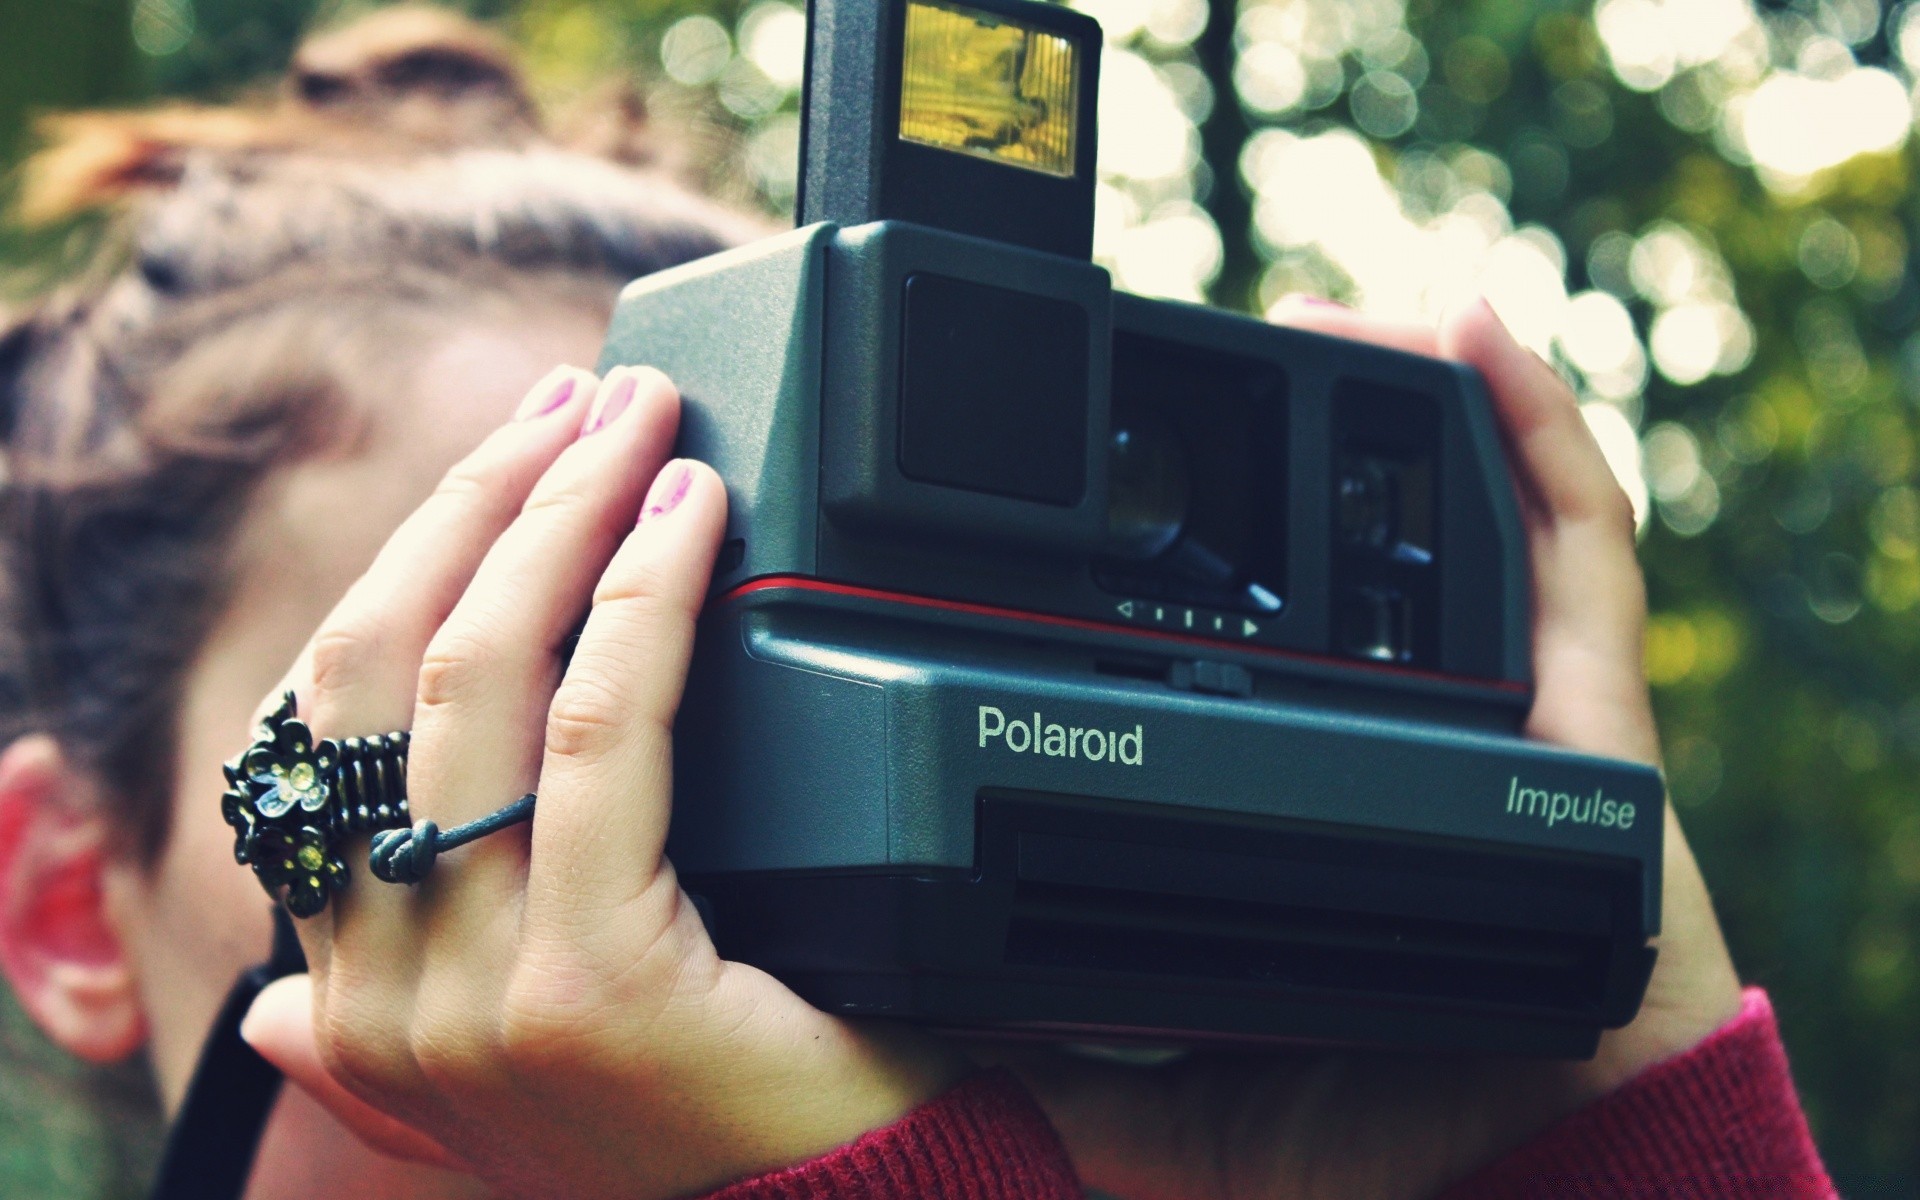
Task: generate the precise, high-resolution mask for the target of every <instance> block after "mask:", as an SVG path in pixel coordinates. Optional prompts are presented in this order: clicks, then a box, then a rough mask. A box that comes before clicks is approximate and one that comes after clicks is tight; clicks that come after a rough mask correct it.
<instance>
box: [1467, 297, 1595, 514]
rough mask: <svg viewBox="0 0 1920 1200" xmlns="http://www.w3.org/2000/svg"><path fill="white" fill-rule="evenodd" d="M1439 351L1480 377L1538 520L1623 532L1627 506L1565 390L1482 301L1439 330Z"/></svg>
mask: <svg viewBox="0 0 1920 1200" xmlns="http://www.w3.org/2000/svg"><path fill="white" fill-rule="evenodd" d="M1439 349H1440V352H1441V353H1442V354H1444V355H1445V356H1446V357H1448V358H1453V359H1457V360H1459V361H1460V362H1464V363H1466V364H1468V365H1469V366H1472V367H1476V368H1478V369H1479V371H1480V374H1481V375H1482V376H1484V377H1485V379H1486V381H1487V390H1488V392H1489V393H1490V394H1491V395H1492V397H1493V404H1494V410H1495V412H1496V413H1497V414H1498V415H1499V418H1500V425H1501V429H1502V431H1503V432H1504V434H1505V435H1506V438H1507V441H1508V445H1509V447H1510V450H1511V453H1512V455H1513V458H1514V468H1515V474H1516V476H1517V477H1518V478H1519V481H1520V483H1521V485H1522V487H1523V489H1524V490H1525V492H1526V496H1527V499H1528V500H1529V501H1531V502H1532V503H1533V504H1535V505H1537V506H1539V507H1541V508H1543V509H1544V510H1545V513H1544V514H1543V515H1545V516H1548V517H1550V518H1551V519H1553V520H1556V521H1609V522H1613V523H1615V525H1616V526H1619V524H1620V523H1621V522H1624V527H1625V529H1626V530H1627V532H1628V533H1629V534H1631V532H1632V529H1633V507H1632V505H1631V504H1630V503H1629V502H1628V500H1627V497H1626V493H1624V492H1622V491H1621V490H1620V485H1619V482H1618V481H1617V480H1615V479H1614V476H1613V471H1612V469H1611V468H1609V467H1608V466H1607V460H1606V456H1605V455H1604V454H1602V453H1601V450H1600V443H1599V442H1598V441H1596V440H1595V439H1594V436H1593V432H1592V430H1590V429H1589V428H1588V427H1587V423H1586V420H1585V419H1584V418H1583V417H1581V415H1580V405H1579V403H1578V401H1576V400H1575V398H1574V395H1573V391H1572V389H1571V388H1569V387H1568V386H1567V383H1566V381H1565V380H1563V379H1562V378H1560V375H1559V373H1558V372H1556V371H1555V370H1554V369H1553V368H1552V367H1549V366H1548V365H1547V364H1546V363H1545V362H1544V361H1542V360H1541V358H1540V356H1539V355H1537V354H1535V353H1534V352H1533V351H1531V350H1529V349H1527V348H1526V347H1525V346H1522V345H1521V344H1520V343H1519V342H1518V341H1517V340H1515V338H1514V336H1513V334H1511V333H1510V332H1508V330H1507V327H1506V325H1505V324H1503V323H1502V322H1501V320H1500V318H1499V316H1498V315H1497V314H1495V312H1494V311H1493V309H1492V307H1491V306H1489V305H1488V304H1487V302H1486V301H1485V300H1479V301H1475V302H1474V303H1472V304H1469V305H1467V306H1465V307H1464V308H1461V309H1459V310H1458V311H1457V312H1455V313H1453V314H1452V315H1451V316H1450V317H1449V318H1448V319H1447V320H1446V322H1445V323H1444V324H1442V326H1441V328H1440V333H1439ZM1614 532H1616V533H1617V532H1619V529H1618V528H1616V529H1615V530H1614Z"/></svg>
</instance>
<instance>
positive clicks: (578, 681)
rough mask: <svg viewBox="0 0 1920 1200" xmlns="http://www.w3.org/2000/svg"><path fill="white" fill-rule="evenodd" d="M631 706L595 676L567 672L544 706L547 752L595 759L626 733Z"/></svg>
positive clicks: (561, 755)
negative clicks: (549, 701)
mask: <svg viewBox="0 0 1920 1200" xmlns="http://www.w3.org/2000/svg"><path fill="white" fill-rule="evenodd" d="M630 715H631V706H630V705H629V704H628V702H627V700H626V699H625V697H623V696H622V695H621V694H620V693H619V692H618V690H616V689H615V688H614V687H612V686H611V685H609V684H607V683H605V682H603V681H601V680H600V679H599V678H598V677H597V675H595V674H588V673H585V672H580V673H573V672H570V673H569V674H568V677H567V678H566V679H565V680H564V681H562V683H561V684H560V687H559V690H557V691H556V692H554V694H553V703H552V704H551V705H549V706H548V708H547V752H548V753H549V754H553V755H556V756H558V757H560V758H572V759H585V760H592V759H597V758H600V757H601V756H603V755H604V754H606V753H607V751H608V750H610V749H611V748H612V747H613V746H614V745H616V744H617V743H618V742H619V741H620V739H621V738H622V737H624V736H625V734H626V730H627V727H628V724H629V718H630Z"/></svg>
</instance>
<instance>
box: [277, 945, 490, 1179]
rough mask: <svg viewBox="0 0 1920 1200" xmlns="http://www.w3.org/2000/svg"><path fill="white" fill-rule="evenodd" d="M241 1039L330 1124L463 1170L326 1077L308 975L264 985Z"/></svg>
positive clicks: (402, 1153) (414, 1157)
mask: <svg viewBox="0 0 1920 1200" xmlns="http://www.w3.org/2000/svg"><path fill="white" fill-rule="evenodd" d="M240 1036H241V1038H243V1039H244V1040H245V1041H246V1043H247V1045H249V1046H252V1047H253V1048H254V1051H255V1052H256V1053H258V1054H259V1055H260V1057H261V1058H264V1059H266V1060H267V1061H268V1062H270V1063H272V1064H273V1065H274V1066H275V1067H278V1068H279V1069H280V1073H281V1074H282V1075H285V1076H286V1077H287V1079H288V1080H289V1081H291V1082H292V1083H293V1085H294V1086H295V1087H298V1088H299V1089H300V1090H301V1091H303V1092H305V1093H306V1094H307V1095H308V1096H311V1097H312V1098H313V1099H314V1101H315V1102H316V1103H318V1104H319V1105H320V1107H322V1108H324V1109H326V1110H327V1112H328V1113H329V1114H331V1115H332V1117H333V1119H334V1120H336V1121H338V1122H340V1124H342V1125H344V1126H346V1127H347V1129H348V1130H349V1131H350V1132H351V1133H352V1134H353V1135H354V1136H355V1137H357V1138H359V1139H360V1140H361V1141H363V1142H365V1143H366V1144H367V1145H369V1146H371V1147H373V1148H374V1149H375V1150H378V1151H379V1152H380V1153H382V1154H385V1155H388V1156H389V1157H392V1158H398V1159H404V1160H406V1161H408V1162H418V1163H426V1164H428V1165H430V1166H435V1167H444V1168H446V1169H448V1170H452V1171H465V1170H467V1167H466V1166H465V1164H463V1163H462V1162H461V1161H460V1160H459V1159H457V1158H455V1157H454V1156H453V1155H452V1154H450V1153H449V1152H448V1151H447V1149H446V1147H444V1146H442V1145H441V1144H440V1143H439V1142H437V1141H434V1140H433V1139H432V1138H430V1137H428V1136H427V1135H426V1134H424V1133H421V1132H420V1131H419V1130H417V1129H415V1128H413V1127H412V1126H411V1125H407V1124H405V1123H403V1122H401V1121H397V1120H395V1119H394V1118H392V1117H390V1116H388V1115H387V1114H386V1113H383V1112H381V1111H380V1110H379V1109H377V1108H374V1107H373V1106H372V1105H370V1104H368V1103H367V1102H366V1101H364V1100H362V1099H360V1098H359V1097H358V1096H355V1095H354V1094H353V1093H352V1092H349V1091H348V1090H347V1089H346V1088H345V1087H343V1086H341V1084H340V1083H339V1081H338V1080H336V1079H334V1077H333V1075H332V1074H331V1073H330V1072H328V1070H327V1068H326V1064H325V1063H323V1062H321V1060H320V1047H319V1043H318V1042H316V1041H315V1040H314V1036H313V983H312V981H311V979H310V978H309V977H308V976H306V975H289V976H287V977H286V978H284V979H277V980H275V981H274V982H272V983H270V984H268V985H267V986H266V988H265V989H264V990H262V991H261V993H260V995H259V997H258V998H256V999H255V1000H254V1002H253V1007H252V1008H250V1009H248V1010H247V1017H246V1020H244V1021H242V1022H241V1023H240Z"/></svg>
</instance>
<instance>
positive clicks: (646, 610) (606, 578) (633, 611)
mask: <svg viewBox="0 0 1920 1200" xmlns="http://www.w3.org/2000/svg"><path fill="white" fill-rule="evenodd" d="M687 591H688V588H687V587H686V586H685V585H684V583H683V582H682V581H681V580H680V579H678V578H677V577H676V576H675V574H674V572H673V571H671V570H669V569H668V568H667V567H666V565H665V564H663V563H659V562H650V561H645V560H642V561H639V562H632V563H626V564H622V565H621V567H620V569H619V570H617V571H608V572H607V573H606V574H605V575H603V576H601V577H600V582H599V583H598V584H597V585H596V586H595V587H594V589H593V606H594V608H595V609H596V610H598V609H601V608H607V609H613V610H616V611H619V612H620V613H622V614H623V615H626V616H630V617H633V618H635V619H638V620H644V621H653V620H659V619H661V618H663V617H677V616H678V615H679V614H680V613H681V612H682V611H684V609H685V608H686V604H687V601H686V599H685V597H686V593H687Z"/></svg>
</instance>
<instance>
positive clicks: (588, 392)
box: [295, 368, 597, 1095]
mask: <svg viewBox="0 0 1920 1200" xmlns="http://www.w3.org/2000/svg"><path fill="white" fill-rule="evenodd" d="M596 383H597V380H596V379H595V377H594V376H593V375H591V374H589V373H588V372H585V371H579V370H575V369H572V368H562V369H560V370H558V371H556V372H554V373H553V374H551V375H549V376H548V377H547V378H546V379H543V380H542V381H541V382H540V383H539V384H537V385H535V387H534V388H533V389H532V390H531V391H530V392H529V393H528V395H527V398H526V400H525V401H524V402H523V404H522V407H521V409H520V410H519V413H518V414H517V415H518V416H519V417H520V419H518V420H514V421H510V422H508V423H507V424H506V425H504V426H502V427H501V428H500V429H498V430H496V431H495V432H494V433H493V434H491V435H490V436H489V437H488V438H487V439H486V440H485V441H484V442H482V443H481V444H480V446H479V447H478V448H477V449H475V450H474V451H473V452H472V453H471V454H469V455H468V456H467V457H466V458H465V459H463V460H462V461H461V462H460V463H458V464H456V465H455V466H454V467H453V468H452V469H451V470H449V471H448V472H447V474H446V476H445V477H444V478H443V479H442V481H441V483H440V485H439V486H438V487H437V488H436V489H435V491H434V493H433V495H432V496H431V497H429V498H428V499H427V500H426V501H425V502H424V503H422V504H421V506H420V507H419V508H418V509H416V510H415V511H414V512H413V513H412V515H410V516H409V517H408V518H407V520H406V521H404V522H403V523H402V524H401V526H400V528H399V529H397V530H396V531H395V532H394V535H393V536H392V537H391V538H390V539H389V540H388V541H387V543H386V545H385V547H384V548H383V549H382V550H381V551H380V553H379V555H378V556H377V557H376V558H375V560H374V563H373V565H372V566H371V567H370V568H369V569H368V570H367V572H366V574H365V575H363V576H362V577H361V578H360V579H359V580H358V581H356V582H355V583H354V585H353V586H352V587H351V588H350V589H348V592H347V594H346V596H344V597H343V598H342V599H341V601H340V603H339V604H337V605H336V606H335V607H334V609H333V611H332V612H331V613H330V614H329V615H328V616H327V618H326V619H325V620H324V621H323V622H322V623H321V626H320V629H319V631H318V632H316V633H315V635H314V637H313V640H312V641H311V642H310V643H309V644H308V651H307V655H306V660H305V663H304V669H305V671H306V673H307V681H306V682H305V683H301V682H300V681H299V677H300V674H301V672H302V667H300V666H296V668H295V681H296V682H295V690H296V692H297V693H298V694H299V696H300V702H301V711H302V713H303V715H305V716H306V718H307V720H308V721H309V723H310V724H311V726H312V727H313V729H314V731H315V733H316V734H319V735H321V736H328V737H347V736H353V735H359V734H373V733H381V732H385V731H388V730H392V729H404V728H407V727H409V726H410V725H411V723H412V715H413V708H414V695H415V691H416V688H417V684H418V679H419V671H420V661H421V657H422V655H423V654H424V653H425V650H426V647H427V644H428V642H429V641H430V639H431V638H432V637H433V635H434V633H435V631H436V630H437V629H438V628H439V627H440V624H441V622H442V621H444V620H445V618H446V616H447V614H448V613H449V612H450V611H451V610H452V609H453V607H454V605H455V604H456V603H457V602H458V601H459V599H460V597H461V595H462V594H463V593H464V592H465V591H466V589H467V586H468V583H469V581H470V580H471V579H472V577H473V573H474V571H475V570H476V569H477V568H478V566H479V564H480V562H481V560H482V558H483V557H484V556H485V555H486V553H487V550H488V548H489V547H491V546H492V545H493V543H494V541H495V540H496V539H497V538H498V537H499V535H500V533H501V531H502V530H503V529H505V528H506V526H507V525H508V524H509V523H510V522H511V521H512V520H513V518H514V516H515V515H516V514H517V513H518V512H519V511H520V508H521V505H522V503H523V502H524V501H525V499H526V496H527V494H528V493H529V492H530V491H531V490H532V489H533V487H534V484H535V483H536V482H537V481H538V480H539V479H540V477H541V476H542V475H543V474H544V473H545V472H546V470H547V468H548V467H549V466H550V465H551V464H552V463H553V462H554V460H555V459H557V458H558V457H559V456H560V455H561V453H562V452H563V451H564V450H566V448H567V447H569V446H571V445H572V444H573V442H574V440H575V438H576V437H577V435H578V431H579V429H580V426H581V421H582V418H583V416H584V414H585V413H586V411H587V407H588V402H589V400H590V399H591V397H592V395H593V389H594V386H595V384H596ZM409 782H410V783H411V780H410V781H409ZM410 790H414V789H411V788H410ZM364 861H365V860H364V858H361V863H360V864H355V865H354V866H353V867H352V868H351V870H352V872H353V878H354V885H353V886H350V887H348V888H345V889H343V890H342V891H340V892H339V893H337V894H336V895H335V896H334V897H333V900H332V903H331V905H330V906H329V915H327V916H324V917H322V918H321V919H319V920H314V921H302V922H300V923H299V929H300V937H301V942H302V944H303V946H304V947H305V949H306V951H307V956H308V963H309V965H310V966H311V968H312V971H313V976H314V978H315V979H316V980H317V981H318V983H319V987H320V996H319V1006H318V1007H319V1013H318V1016H319V1019H320V1021H321V1023H322V1025H323V1027H324V1028H326V1029H328V1030H336V1029H338V1030H350V1031H352V1041H351V1044H350V1058H349V1059H343V1060H342V1061H340V1062H337V1063H334V1064H332V1065H333V1066H335V1067H336V1068H337V1069H336V1072H335V1073H336V1076H337V1077H338V1078H340V1080H341V1082H343V1083H344V1084H346V1085H347V1086H348V1087H351V1088H355V1089H358V1090H359V1091H360V1092H362V1093H363V1094H366V1095H374V1094H380V1095H395V1094H401V1093H409V1094H424V1092H425V1089H424V1088H423V1087H422V1082H423V1081H422V1080H421V1078H420V1076H419V1073H418V1071H417V1070H416V1069H415V1068H414V1067H413V1065H412V1063H411V1059H410V1056H409V1053H408V1050H407V1038H408V1021H407V1020H406V1019H405V1014H406V1013H407V1012H408V1011H409V1010H410V1008H411V1006H412V1003H413V998H414V994H415V991H416V981H417V975H418V972H419V970H420V966H421V960H420V956H419V953H418V938H419V931H418V930H417V929H415V928H413V927H412V926H411V924H410V922H409V920H408V915H409V906H408V903H407V897H406V895H405V894H404V892H405V889H402V888H395V887H390V886H387V885H385V884H381V883H379V882H378V881H376V880H374V879H373V878H371V875H370V872H368V871H366V870H365V868H364V866H363V865H361V864H363V863H364ZM329 1044H330V1045H331V1044H332V1042H331V1039H329Z"/></svg>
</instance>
